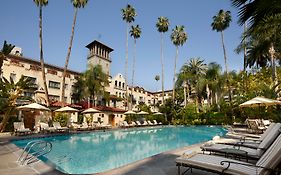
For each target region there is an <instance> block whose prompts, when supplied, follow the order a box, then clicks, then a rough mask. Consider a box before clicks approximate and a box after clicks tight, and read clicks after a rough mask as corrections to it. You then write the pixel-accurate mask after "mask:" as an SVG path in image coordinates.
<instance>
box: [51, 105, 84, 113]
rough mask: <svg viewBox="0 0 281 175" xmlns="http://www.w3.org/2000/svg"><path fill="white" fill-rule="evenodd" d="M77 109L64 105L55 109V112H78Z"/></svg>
mask: <svg viewBox="0 0 281 175" xmlns="http://www.w3.org/2000/svg"><path fill="white" fill-rule="evenodd" d="M78 111H79V110H77V109H74V108H72V107H69V106H66V107H62V108H59V109H57V110H55V112H70V113H71V112H78Z"/></svg>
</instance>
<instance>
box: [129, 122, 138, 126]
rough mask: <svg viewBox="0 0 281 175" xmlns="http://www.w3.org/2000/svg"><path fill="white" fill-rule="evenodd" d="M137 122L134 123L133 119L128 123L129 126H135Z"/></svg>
mask: <svg viewBox="0 0 281 175" xmlns="http://www.w3.org/2000/svg"><path fill="white" fill-rule="evenodd" d="M136 125H137V124H136V122H134V121H132V122H131V123H130V124H129V126H130V127H134V126H136Z"/></svg>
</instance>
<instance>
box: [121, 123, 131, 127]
mask: <svg viewBox="0 0 281 175" xmlns="http://www.w3.org/2000/svg"><path fill="white" fill-rule="evenodd" d="M122 127H124V128H129V127H130V125H129V124H128V122H127V121H123V123H122Z"/></svg>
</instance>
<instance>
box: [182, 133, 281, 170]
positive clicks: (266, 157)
mask: <svg viewBox="0 0 281 175" xmlns="http://www.w3.org/2000/svg"><path fill="white" fill-rule="evenodd" d="M280 154H281V135H279V136H278V137H277V139H276V140H275V141H274V142H273V144H271V146H270V147H269V148H268V149H267V150H266V152H265V153H264V154H263V155H262V156H261V157H260V158H259V160H258V161H257V162H256V163H255V164H253V163H245V162H243V161H239V160H232V159H229V158H224V157H220V156H215V155H206V154H199V153H197V154H196V153H189V154H186V155H183V156H181V157H179V158H176V166H178V174H181V172H180V171H181V167H188V169H187V170H185V172H184V173H186V172H187V171H188V170H191V172H192V168H196V169H202V170H206V171H208V172H215V173H220V174H230V175H237V174H243V175H253V174H256V175H269V174H273V173H275V174H277V173H278V174H280V166H279V165H280V162H281V156H280Z"/></svg>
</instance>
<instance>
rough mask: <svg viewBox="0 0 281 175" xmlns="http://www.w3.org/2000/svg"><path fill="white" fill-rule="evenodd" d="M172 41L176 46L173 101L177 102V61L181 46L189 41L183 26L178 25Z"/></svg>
mask: <svg viewBox="0 0 281 175" xmlns="http://www.w3.org/2000/svg"><path fill="white" fill-rule="evenodd" d="M171 40H172V42H173V44H174V45H175V46H176V57H175V65H174V77H173V101H174V100H175V81H176V68H177V59H178V55H179V46H182V45H183V44H184V43H185V42H186V40H187V33H186V32H185V29H184V26H183V25H177V26H176V27H175V28H174V29H173V30H172V34H171Z"/></svg>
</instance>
